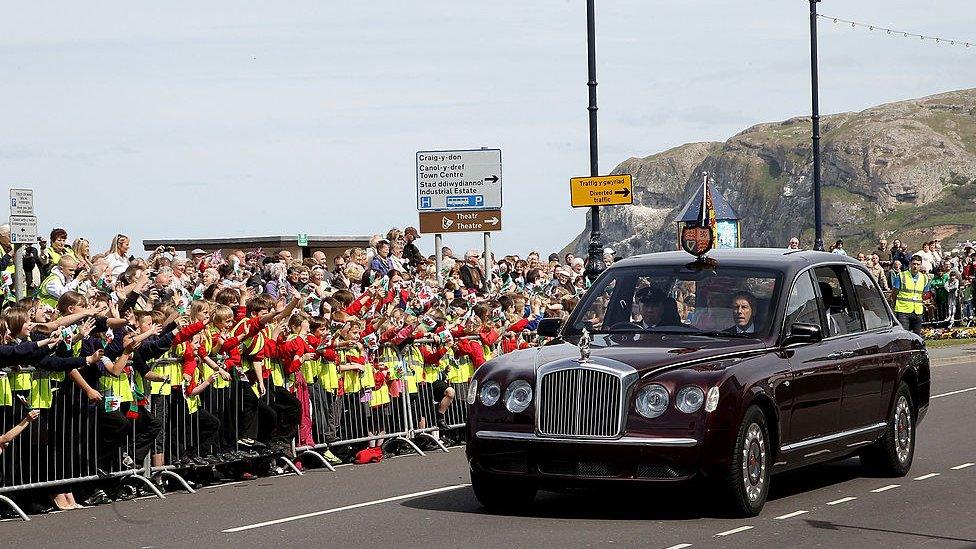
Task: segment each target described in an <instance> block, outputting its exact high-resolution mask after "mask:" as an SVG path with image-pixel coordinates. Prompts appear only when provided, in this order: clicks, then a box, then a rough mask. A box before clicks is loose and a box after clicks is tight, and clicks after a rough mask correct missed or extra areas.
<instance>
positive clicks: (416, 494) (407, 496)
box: [221, 484, 751, 534]
mask: <svg viewBox="0 0 976 549" xmlns="http://www.w3.org/2000/svg"><path fill="white" fill-rule="evenodd" d="M468 486H471V485H470V484H455V485H452V486H445V487H443V488H435V489H433V490H424V491H422V492H413V493H412V494H403V495H402V496H393V497H391V498H383V499H377V500H374V501H367V502H363V503H356V504H354V505H346V506H345V507H336V508H335V509H326V510H324V511H316V512H314V513H305V514H303V515H295V516H293V517H285V518H280V519H275V520H269V521H266V522H259V523H257V524H249V525H247V526H238V527H237V528H228V529H226V530H221V532H222V533H224V534H232V533H234V532H243V531H245V530H253V529H255V528H263V527H265V526H273V525H275V524H282V523H285V522H293V521H296V520H303V519H307V518H312V517H319V516H322V515H330V514H332V513H339V512H342V511H349V510H351V509H359V508H361V507H370V506H372V505H379V504H381V503H390V502H391V501H400V500H402V499H410V498H415V497H419V496H428V495H430V494H439V493H441V492H449V491H451V490H458V489H460V488H467V487H468ZM750 528H751V526H750Z"/></svg>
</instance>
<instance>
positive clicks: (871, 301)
mask: <svg viewBox="0 0 976 549" xmlns="http://www.w3.org/2000/svg"><path fill="white" fill-rule="evenodd" d="M849 272H850V275H851V285H852V286H854V294H855V295H856V296H857V300H858V302H859V303H860V304H861V312H862V314H863V315H864V325H865V327H866V328H867V329H868V330H873V329H875V328H885V327H887V326H891V317H890V316H888V308H887V307H885V300H884V296H882V295H881V291H880V290H878V287H877V285H876V284H875V283H874V281H873V280H872V279H871V277H870V276H869V275H868V274H867V273H865V272H864V271H862V270H860V269H853V268H852V269H849Z"/></svg>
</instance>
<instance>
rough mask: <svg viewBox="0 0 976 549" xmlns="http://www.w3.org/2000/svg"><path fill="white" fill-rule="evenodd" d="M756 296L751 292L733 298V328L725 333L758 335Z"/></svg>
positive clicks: (741, 293) (738, 294)
mask: <svg viewBox="0 0 976 549" xmlns="http://www.w3.org/2000/svg"><path fill="white" fill-rule="evenodd" d="M755 315H756V296H754V295H752V294H751V293H749V292H738V293H737V294H735V295H734V296H732V322H733V323H734V324H733V326H731V327H730V328H727V329H726V330H725V331H726V332H729V333H732V334H754V333H756V322H755Z"/></svg>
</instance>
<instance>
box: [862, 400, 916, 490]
mask: <svg viewBox="0 0 976 549" xmlns="http://www.w3.org/2000/svg"><path fill="white" fill-rule="evenodd" d="M914 458H915V404H914V402H912V392H911V391H910V390H909V389H908V385H906V384H905V383H902V384H901V385H900V386H899V387H898V393H897V395H895V403H894V406H892V409H891V411H890V412H889V414H888V425H887V427H885V434H884V436H883V437H882V438H881V440H879V441H878V442H876V443H874V444H873V445H872V446H869V447H868V448H866V449H865V450H864V451H863V452H862V453H861V464H862V465H863V466H864V469H865V471H866V472H868V473H869V474H871V475H874V476H881V477H903V476H905V475H907V474H908V470H909V469H911V467H912V460H913V459H914Z"/></svg>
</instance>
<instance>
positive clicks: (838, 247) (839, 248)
mask: <svg viewBox="0 0 976 549" xmlns="http://www.w3.org/2000/svg"><path fill="white" fill-rule="evenodd" d="M830 253H832V254H839V255H847V252H846V251H844V241H843V240H838V241H837V242H835V243H834V248H833V249H832V250H830Z"/></svg>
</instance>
